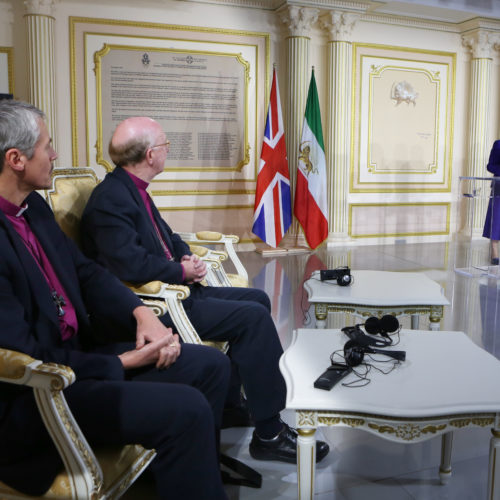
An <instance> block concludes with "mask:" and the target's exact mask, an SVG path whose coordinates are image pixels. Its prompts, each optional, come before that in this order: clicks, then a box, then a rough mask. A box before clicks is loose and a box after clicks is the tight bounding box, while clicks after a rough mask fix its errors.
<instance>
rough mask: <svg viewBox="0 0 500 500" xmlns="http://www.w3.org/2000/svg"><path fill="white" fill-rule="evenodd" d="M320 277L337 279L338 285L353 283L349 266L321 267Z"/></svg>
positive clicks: (322, 278)
mask: <svg viewBox="0 0 500 500" xmlns="http://www.w3.org/2000/svg"><path fill="white" fill-rule="evenodd" d="M319 279H320V280H321V281H326V280H337V285H339V286H347V285H350V284H351V283H352V275H351V270H350V269H349V266H343V267H337V268H336V269H321V270H320V272H319Z"/></svg>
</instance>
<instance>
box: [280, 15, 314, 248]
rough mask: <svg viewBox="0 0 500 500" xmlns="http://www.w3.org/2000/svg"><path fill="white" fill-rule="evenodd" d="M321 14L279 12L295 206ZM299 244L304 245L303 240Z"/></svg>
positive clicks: (296, 228)
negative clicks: (313, 37)
mask: <svg viewBox="0 0 500 500" xmlns="http://www.w3.org/2000/svg"><path fill="white" fill-rule="evenodd" d="M318 14H319V10H317V9H309V8H305V7H296V6H291V7H287V8H286V9H284V10H282V11H281V12H280V17H281V20H282V21H283V22H284V23H285V24H286V25H287V27H288V30H289V36H288V38H287V46H286V49H287V98H286V101H285V102H286V107H285V113H286V124H285V137H286V146H287V147H286V149H287V156H288V165H289V169H290V187H291V190H292V206H293V200H294V199H295V185H296V180H297V165H298V163H297V162H298V151H299V144H300V137H301V134H302V124H303V121H304V112H305V107H306V99H307V89H308V86H309V80H310V78H311V68H310V66H309V44H310V38H309V35H308V34H309V31H310V30H311V27H312V25H313V24H314V23H315V22H316V20H317V19H318ZM298 234H299V224H298V222H297V219H295V217H294V219H293V223H292V227H291V228H290V230H289V231H288V235H289V236H288V238H287V239H288V240H290V238H295V239H296V238H297V236H298ZM302 240H303V241H301V242H300V243H302V244H304V243H305V240H304V239H303V237H302Z"/></svg>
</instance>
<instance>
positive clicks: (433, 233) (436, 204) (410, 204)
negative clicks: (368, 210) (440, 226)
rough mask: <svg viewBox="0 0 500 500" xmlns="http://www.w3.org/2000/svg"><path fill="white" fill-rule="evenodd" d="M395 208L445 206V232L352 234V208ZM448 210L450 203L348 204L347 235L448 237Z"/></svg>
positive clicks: (352, 236)
mask: <svg viewBox="0 0 500 500" xmlns="http://www.w3.org/2000/svg"><path fill="white" fill-rule="evenodd" d="M396 206H446V207H447V209H446V230H445V231H427V232H421V233H411V232H408V233H380V234H377V233H372V234H361V235H353V234H352V209H353V207H396ZM450 210H451V202H414V203H412V202H400V203H398V202H396V203H349V223H348V234H349V235H350V236H351V238H387V237H400V236H433V235H448V234H449V233H450Z"/></svg>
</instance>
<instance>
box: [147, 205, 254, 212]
mask: <svg viewBox="0 0 500 500" xmlns="http://www.w3.org/2000/svg"><path fill="white" fill-rule="evenodd" d="M157 208H158V211H159V212H180V211H183V210H186V211H199V210H233V209H234V210H241V209H245V208H251V209H252V210H253V203H252V204H251V205H219V206H217V205H210V206H205V205H203V206H190V207H157Z"/></svg>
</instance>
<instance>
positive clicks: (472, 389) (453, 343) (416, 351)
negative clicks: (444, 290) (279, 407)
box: [280, 329, 500, 500]
mask: <svg viewBox="0 0 500 500" xmlns="http://www.w3.org/2000/svg"><path fill="white" fill-rule="evenodd" d="M329 332H333V333H334V334H333V335H332V334H329ZM346 340H347V338H346V336H345V335H344V334H342V333H341V332H340V331H339V330H326V331H325V330H317V329H301V330H297V331H295V332H294V334H293V339H292V343H291V345H290V347H289V348H288V349H287V350H286V351H285V353H284V354H283V356H282V357H281V360H280V369H281V372H282V373H283V376H284V378H285V381H286V385H287V405H286V407H287V408H288V409H292V410H295V413H296V426H297V429H298V432H299V437H298V463H297V473H298V497H299V499H300V500H306V499H312V498H313V495H314V474H315V456H316V452H315V447H316V446H315V443H316V441H315V437H314V434H315V431H316V428H317V427H319V426H343V427H351V428H356V429H362V430H366V431H368V432H371V433H373V434H375V435H377V436H379V437H381V438H385V439H389V440H391V441H397V442H403V443H415V442H419V441H424V440H426V439H430V438H432V437H434V436H438V435H442V456H441V466H440V469H439V474H440V477H441V482H442V483H446V481H447V480H448V479H449V477H450V475H451V466H450V464H451V442H452V436H453V434H452V432H453V431H455V430H458V429H464V428H466V427H469V426H480V427H486V426H488V427H491V428H492V434H493V436H492V438H491V444H490V465H489V475H488V499H489V500H500V485H495V476H498V475H499V474H500V456H499V455H498V453H500V391H499V390H498V381H499V380H500V361H498V360H497V359H496V358H495V357H494V356H492V355H491V354H489V353H487V352H486V351H485V350H483V349H481V348H480V347H478V346H476V345H475V344H474V343H473V342H472V341H471V340H470V339H469V338H468V337H467V336H466V335H465V334H464V333H462V332H446V331H445V332H431V331H421V330H417V331H415V330H402V331H401V342H400V343H399V345H398V346H397V347H394V349H398V350H405V351H406V361H404V362H402V363H401V364H400V365H399V366H397V367H396V368H395V370H393V371H392V372H391V373H390V374H388V375H384V374H382V373H379V372H378V371H377V370H371V372H370V374H369V378H370V379H371V382H370V383H369V384H368V385H367V386H365V387H359V388H349V387H344V386H342V385H341V384H337V385H336V386H335V387H333V389H332V390H331V391H324V390H321V389H315V388H314V386H313V382H314V380H316V378H317V377H319V375H321V373H323V371H324V370H325V369H326V368H327V367H328V366H329V365H330V353H331V352H333V351H335V350H337V349H341V348H342V347H343V345H344V343H345V341H346ZM386 367H387V365H386V364H385V368H386ZM352 380H355V376H354V375H353V374H352V373H351V374H349V375H348V376H347V377H346V378H345V379H344V381H345V382H350V381H352Z"/></svg>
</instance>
